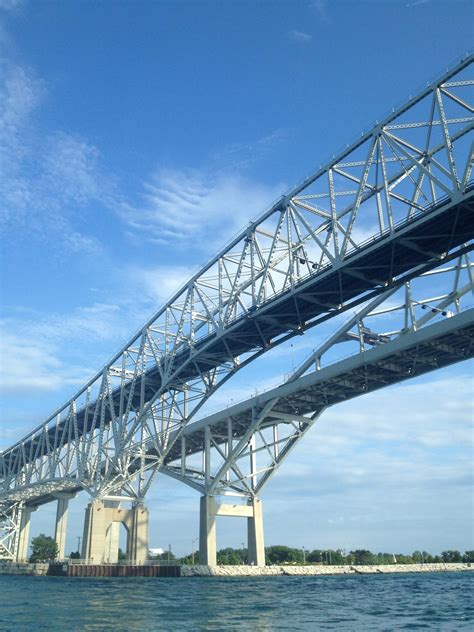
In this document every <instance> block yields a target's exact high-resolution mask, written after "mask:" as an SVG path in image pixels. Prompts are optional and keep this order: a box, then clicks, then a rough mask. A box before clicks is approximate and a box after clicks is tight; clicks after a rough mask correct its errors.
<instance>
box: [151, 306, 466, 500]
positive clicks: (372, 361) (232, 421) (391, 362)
mask: <svg viewBox="0 0 474 632" xmlns="http://www.w3.org/2000/svg"><path fill="white" fill-rule="evenodd" d="M473 357H474V309H473V308H470V309H468V310H466V311H463V312H461V313H459V314H456V315H453V316H452V317H450V318H446V319H444V320H441V321H438V322H436V323H434V324H430V325H428V326H426V327H424V328H422V329H421V330H418V331H411V333H409V334H405V335H401V336H399V337H397V338H396V339H394V340H391V341H390V342H386V343H383V344H379V345H376V346H374V347H372V348H370V349H368V350H366V351H364V352H362V353H358V354H356V355H354V356H351V357H349V358H346V359H344V360H340V361H338V362H335V363H334V364H331V365H330V366H328V367H326V368H323V369H319V370H318V369H317V370H313V371H312V372H311V373H308V374H305V375H303V376H300V377H296V378H295V379H293V380H291V381H290V382H287V383H286V384H284V385H282V386H280V387H277V388H275V389H271V390H270V391H268V392H266V393H263V394H261V395H257V396H255V397H252V398H250V399H248V400H246V401H245V402H242V403H240V404H236V405H234V406H231V407H229V408H227V409H225V410H223V411H221V412H219V413H216V414H214V415H210V416H209V417H206V418H204V419H202V420H200V421H199V422H195V423H192V424H190V425H189V426H188V427H187V428H186V429H185V431H184V432H183V433H182V436H181V446H175V447H174V448H173V449H172V450H171V451H170V452H169V454H168V456H167V459H166V461H165V465H164V466H163V467H162V469H161V471H162V472H163V473H165V474H168V475H171V476H173V477H174V478H178V479H179V480H181V481H182V482H184V483H187V484H188V485H190V486H191V487H193V488H195V489H198V490H199V491H201V493H203V494H210V493H211V494H226V493H228V492H229V491H233V492H234V493H235V492H240V493H241V494H242V495H248V494H253V495H257V494H259V493H260V491H261V489H262V487H263V486H264V484H265V483H266V482H267V481H268V479H269V477H270V475H271V474H272V473H273V472H274V471H275V470H276V469H277V468H278V467H279V466H280V465H281V463H282V461H283V460H284V458H285V457H286V456H287V454H288V453H289V451H290V449H291V448H292V447H294V445H295V444H296V442H297V441H298V440H300V439H301V438H302V437H303V436H304V434H306V432H307V431H308V430H309V429H310V428H311V426H312V425H313V423H314V422H315V421H316V419H317V418H318V417H319V416H320V415H321V414H322V413H323V412H324V410H326V409H327V408H328V407H330V406H334V405H336V404H338V403H340V402H343V401H347V400H350V399H353V398H355V397H359V396H360V395H365V394H367V393H370V392H373V391H375V390H378V389H380V388H384V387H385V386H390V385H393V384H398V383H400V382H402V381H405V380H407V379H411V378H413V377H417V376H421V375H424V374H425V373H427V372H430V371H433V370H435V369H438V368H442V367H446V366H449V365H450V364H453V363H455V362H459V361H462V360H467V359H469V358H473ZM229 428H230V431H229ZM277 429H278V431H279V439H278V440H277V441H275V434H276V430H277ZM263 433H265V434H266V436H267V438H265V437H264V435H263ZM268 437H270V439H268ZM257 439H258V442H257ZM208 441H209V442H210V449H211V450H212V451H213V457H212V458H213V460H214V461H217V465H214V467H212V466H211V463H210V460H211V459H209V463H208V464H207V465H206V467H207V468H209V469H208V470H206V469H205V467H203V468H199V467H192V466H191V465H188V463H189V462H191V463H195V462H196V460H195V459H194V460H193V456H194V457H195V456H196V455H198V457H199V458H198V459H197V461H200V460H201V457H200V456H199V455H201V454H203V453H204V451H205V449H206V442H208ZM252 442H253V444H254V448H253V451H254V452H255V454H256V455H257V454H260V455H261V456H262V457H263V463H259V464H258V465H256V466H255V467H254V469H253V470H252V468H251V467H250V468H249V467H248V466H249V458H248V457H249V455H250V450H251V447H250V446H251V445H252ZM183 445H184V449H182V446H183ZM276 446H279V447H280V451H279V453H275V451H274V448H275V447H276ZM242 463H243V465H242ZM232 472H233V475H232V476H231V477H229V476H227V475H228V474H229V473H232ZM206 475H207V483H206ZM249 479H254V482H253V483H252V484H249Z"/></svg>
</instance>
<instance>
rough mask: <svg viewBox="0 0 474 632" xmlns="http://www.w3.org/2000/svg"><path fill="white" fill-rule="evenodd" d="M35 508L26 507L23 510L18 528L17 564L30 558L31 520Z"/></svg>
mask: <svg viewBox="0 0 474 632" xmlns="http://www.w3.org/2000/svg"><path fill="white" fill-rule="evenodd" d="M35 510H36V507H35V508H32V507H28V506H26V505H25V506H24V507H23V508H22V510H21V517H20V526H19V527H18V546H17V550H16V560H17V562H19V561H23V560H26V559H27V558H28V544H29V539H30V518H31V514H32V512H33V511H35Z"/></svg>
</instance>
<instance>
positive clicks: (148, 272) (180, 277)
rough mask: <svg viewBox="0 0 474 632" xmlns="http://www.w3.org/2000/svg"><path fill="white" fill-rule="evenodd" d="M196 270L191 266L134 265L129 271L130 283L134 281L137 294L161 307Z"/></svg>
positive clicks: (156, 306)
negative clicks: (146, 266)
mask: <svg viewBox="0 0 474 632" xmlns="http://www.w3.org/2000/svg"><path fill="white" fill-rule="evenodd" d="M194 272H196V270H195V269H194V268H193V267H191V266H183V265H179V264H178V265H168V266H155V267H150V268H143V267H139V266H132V267H130V268H129V269H128V271H127V275H126V276H127V278H128V279H129V280H130V281H129V282H130V284H132V283H134V284H135V286H137V285H138V288H136V292H137V295H139V296H141V298H142V300H145V301H146V302H150V303H151V304H152V305H154V306H155V308H160V307H161V306H162V305H164V304H165V302H166V301H168V299H170V298H171V296H172V295H173V294H174V293H175V292H176V291H177V290H178V289H179V288H180V287H181V286H183V285H184V284H185V283H186V282H187V281H189V279H190V278H191V277H192V275H193V274H194Z"/></svg>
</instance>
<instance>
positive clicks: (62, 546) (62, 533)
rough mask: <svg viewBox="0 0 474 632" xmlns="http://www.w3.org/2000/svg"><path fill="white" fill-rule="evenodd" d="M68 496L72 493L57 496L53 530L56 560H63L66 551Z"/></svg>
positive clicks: (70, 496)
mask: <svg viewBox="0 0 474 632" xmlns="http://www.w3.org/2000/svg"><path fill="white" fill-rule="evenodd" d="M70 498H72V495H65V496H60V497H58V506H57V509H56V526H55V530H54V539H55V540H56V544H57V546H58V555H57V559H58V560H63V559H64V556H65V553H66V533H67V517H68V509H69V499H70Z"/></svg>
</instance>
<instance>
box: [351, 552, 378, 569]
mask: <svg viewBox="0 0 474 632" xmlns="http://www.w3.org/2000/svg"><path fill="white" fill-rule="evenodd" d="M350 555H352V556H353V557H354V564H360V565H362V566H365V565H367V564H373V563H374V554H373V553H371V552H370V551H367V550H366V549H357V550H356V551H351V552H350Z"/></svg>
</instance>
